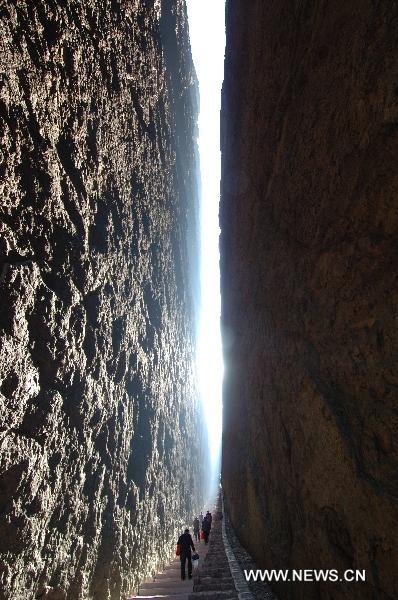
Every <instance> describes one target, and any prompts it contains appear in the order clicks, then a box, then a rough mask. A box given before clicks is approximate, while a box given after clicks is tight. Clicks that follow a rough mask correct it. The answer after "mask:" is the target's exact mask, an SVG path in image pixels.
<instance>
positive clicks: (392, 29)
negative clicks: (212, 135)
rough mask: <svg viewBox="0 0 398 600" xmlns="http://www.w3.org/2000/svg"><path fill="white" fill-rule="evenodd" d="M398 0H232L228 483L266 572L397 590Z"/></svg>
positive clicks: (359, 595)
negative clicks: (335, 575) (323, 571)
mask: <svg viewBox="0 0 398 600" xmlns="http://www.w3.org/2000/svg"><path fill="white" fill-rule="evenodd" d="M397 25H398V7H397V5H395V4H394V5H393V4H391V3H390V2H387V1H383V0H382V1H380V2H371V1H366V2H355V1H348V2H347V1H345V2H342V1H339V2H337V3H336V2H333V3H328V2H321V1H317V2H287V1H285V0H282V1H279V2H263V1H262V0H253V2H244V1H243V0H234V1H229V2H227V51H226V63H225V65H226V71H225V81H224V88H223V107H222V156H223V157H222V203H221V214H220V218H221V227H222V236H221V269H222V294H223V305H222V321H223V326H224V347H225V358H226V380H225V387H224V394H225V395H224V439H223V476H222V477H223V486H224V490H225V494H226V499H227V501H228V510H229V514H230V517H231V521H232V524H233V527H234V529H235V531H236V533H237V535H238V537H239V539H240V541H241V542H242V543H243V545H244V546H245V547H246V548H247V549H248V550H249V552H250V553H251V555H252V556H253V557H254V559H255V560H256V562H257V563H258V564H259V566H262V567H265V566H266V567H268V568H285V569H289V568H295V569H305V568H306V569H315V568H317V569H320V568H327V569H331V568H335V569H339V570H340V571H344V570H345V569H351V568H353V569H365V570H366V583H351V584H345V583H340V582H338V583H330V582H325V583H306V584H304V583H302V584H300V583H294V584H288V583H286V584H279V585H278V586H275V591H276V593H277V595H278V597H280V598H281V599H282V600H283V599H285V598H292V599H293V598H294V599H305V600H309V599H318V598H321V599H322V600H328V599H333V600H340V599H343V598H344V599H346V598H347V599H348V598H349V599H350V600H352V599H354V598H356V599H360V600H367V599H369V600H370V599H376V598H377V599H380V600H381V599H393V598H397V597H398V581H397V578H396V576H395V572H396V568H395V567H396V565H397V564H398V549H397V543H396V540H397V537H398V474H397V466H398V464H397V463H398V461H397V459H398V437H397V431H398V413H397V392H398V378H397V356H398V335H397V314H396V305H397V300H398V294H397V292H398V285H397V272H396V271H397V269H396V266H397V258H398V252H397V234H398V209H397V194H398V177H397V159H398V135H397V133H398V126H397V123H398V102H397V101H398V88H397V83H398V60H397V48H398V26H397Z"/></svg>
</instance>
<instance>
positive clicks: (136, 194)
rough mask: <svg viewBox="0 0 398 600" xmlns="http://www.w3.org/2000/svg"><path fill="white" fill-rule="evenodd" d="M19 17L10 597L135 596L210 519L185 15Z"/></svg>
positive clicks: (6, 168) (5, 352)
mask: <svg viewBox="0 0 398 600" xmlns="http://www.w3.org/2000/svg"><path fill="white" fill-rule="evenodd" d="M0 15H1V30H2V40H1V44H2V48H1V88H0V93H1V101H0V109H1V116H2V123H1V128H2V146H1V167H0V169H1V188H2V200H1V208H0V217H1V230H0V231H1V241H0V259H1V268H0V272H1V282H0V295H1V311H0V325H1V329H2V335H1V340H0V344H1V345H0V364H1V371H0V377H1V384H0V392H1V395H0V415H1V416H0V419H1V424H0V425H1V429H0V444H1V473H0V554H1V562H0V590H1V591H0V598H8V599H12V600H22V598H42V599H52V600H61V599H64V598H67V599H70V600H75V599H78V598H84V599H88V598H98V599H101V598H108V599H112V600H120V598H123V597H126V596H127V594H128V593H129V592H130V591H132V590H133V589H134V588H136V587H137V584H138V581H139V579H140V578H142V577H144V576H145V575H147V574H149V573H150V572H151V571H152V569H153V568H154V567H155V564H156V561H159V559H160V558H162V557H163V558H164V557H165V556H166V555H167V554H168V553H169V552H170V549H171V548H172V547H174V540H175V535H176V532H177V529H178V528H179V526H180V524H181V523H182V522H183V521H184V522H185V519H186V518H187V517H188V516H189V517H190V516H191V514H192V512H193V511H194V510H198V509H199V507H200V506H201V505H202V496H201V494H202V488H201V484H202V471H201V465H203V464H205V460H206V456H205V454H204V451H203V449H202V446H201V435H202V434H201V431H200V427H201V425H200V424H201V423H202V419H201V415H200V409H199V406H198V402H197V394H196V387H195V377H194V368H193V364H194V345H195V311H194V307H195V302H196V299H195V293H196V291H197V265H196V264H195V258H194V256H195V253H196V256H197V255H198V253H197V228H198V198H197V193H196V189H197V181H196V174H195V173H196V154H197V148H196V135H197V132H196V120H197V110H198V92H197V81H196V75H195V72H194V69H193V65H192V61H191V54H190V47H189V39H188V26H187V17H186V9H185V4H184V2H183V0H175V1H168V2H164V3H161V2H139V1H130V0H128V1H127V0H119V1H118V0H111V1H110V0H109V1H108V0H105V1H101V2H99V1H97V0H88V1H80V0H79V1H71V2H69V1H68V2H63V1H62V0H50V1H48V2H33V1H27V0H26V1H24V0H20V1H19V0H18V1H16V2H13V1H11V0H10V1H9V2H5V3H2V6H1V8H0Z"/></svg>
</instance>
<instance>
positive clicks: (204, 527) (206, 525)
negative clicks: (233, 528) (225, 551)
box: [202, 516, 211, 544]
mask: <svg viewBox="0 0 398 600" xmlns="http://www.w3.org/2000/svg"><path fill="white" fill-rule="evenodd" d="M210 529H211V523H210V521H209V519H208V518H207V516H206V517H205V518H204V519H203V523H202V531H203V536H204V538H205V544H207V543H208V542H209V534H210Z"/></svg>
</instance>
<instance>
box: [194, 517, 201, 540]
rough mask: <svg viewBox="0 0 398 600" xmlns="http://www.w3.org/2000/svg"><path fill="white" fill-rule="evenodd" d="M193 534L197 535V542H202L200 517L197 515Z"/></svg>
mask: <svg viewBox="0 0 398 600" xmlns="http://www.w3.org/2000/svg"><path fill="white" fill-rule="evenodd" d="M193 535H194V537H195V542H199V543H200V524H199V519H198V517H195V518H194V520H193Z"/></svg>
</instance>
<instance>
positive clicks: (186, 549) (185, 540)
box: [177, 529, 195, 581]
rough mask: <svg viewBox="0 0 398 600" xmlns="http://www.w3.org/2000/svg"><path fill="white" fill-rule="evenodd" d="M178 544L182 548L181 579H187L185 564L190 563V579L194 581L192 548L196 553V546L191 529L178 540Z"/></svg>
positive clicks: (186, 530)
mask: <svg viewBox="0 0 398 600" xmlns="http://www.w3.org/2000/svg"><path fill="white" fill-rule="evenodd" d="M177 544H178V545H179V546H180V552H181V554H180V561H181V579H182V580H183V581H184V579H185V563H186V562H187V561H188V579H192V555H191V548H192V550H193V551H194V552H195V546H194V545H193V540H192V537H191V534H190V533H189V529H185V531H184V533H183V534H182V535H180V537H179V538H178V542H177Z"/></svg>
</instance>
